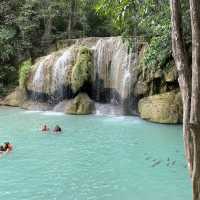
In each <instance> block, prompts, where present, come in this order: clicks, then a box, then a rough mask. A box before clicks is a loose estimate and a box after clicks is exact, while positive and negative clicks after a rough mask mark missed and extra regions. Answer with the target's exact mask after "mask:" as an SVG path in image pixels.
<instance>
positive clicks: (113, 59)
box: [28, 37, 138, 113]
mask: <svg viewBox="0 0 200 200" xmlns="http://www.w3.org/2000/svg"><path fill="white" fill-rule="evenodd" d="M85 44H86V46H87V43H85ZM80 45H81V44H76V45H75V47H74V45H73V46H71V47H67V48H65V49H62V50H60V51H57V52H53V53H51V54H50V55H48V56H45V57H42V58H40V60H39V61H38V62H36V64H35V67H34V69H35V70H33V72H32V76H31V77H32V78H30V80H29V84H28V89H29V90H30V91H33V94H34V95H33V96H34V97H32V99H33V100H38V99H41V97H42V100H43V101H48V102H50V103H52V102H53V104H55V103H58V102H61V101H63V100H64V99H68V98H71V97H72V96H73V95H72V90H71V88H70V76H71V71H72V67H73V65H74V63H75V62H76V60H75V59H76V54H77V51H76V50H75V49H76V47H77V48H79V47H80ZM88 48H90V49H91V50H92V53H93V66H94V68H93V69H94V70H93V76H92V84H91V86H92V88H93V91H91V93H92V98H93V100H95V101H96V102H98V103H108V104H110V107H109V109H108V112H112V113H119V112H118V111H119V110H120V113H123V109H124V107H125V106H129V105H131V103H130V102H131V101H132V100H131V98H130V97H132V96H131V94H132V92H133V91H132V90H131V87H132V85H133V84H132V82H133V80H132V77H133V67H134V66H135V65H136V64H137V57H138V48H136V49H129V48H128V43H127V42H123V40H122V38H121V37H110V38H99V39H95V43H94V42H93V43H92V45H91V44H90V46H88ZM89 92H90V91H89ZM91 93H90V94H89V95H91ZM44 97H45V98H44ZM97 108H99V109H101V110H103V112H104V111H105V110H106V108H105V104H104V106H101V105H99V104H98V105H97ZM115 110H116V111H117V110H118V111H117V112H115ZM100 113H101V112H100Z"/></svg>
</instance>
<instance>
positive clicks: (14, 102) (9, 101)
mask: <svg viewBox="0 0 200 200" xmlns="http://www.w3.org/2000/svg"><path fill="white" fill-rule="evenodd" d="M24 98H25V95H24V94H23V91H22V90H20V89H19V88H16V89H15V91H14V92H12V93H10V94H9V95H8V96H7V97H6V98H5V99H4V100H3V101H2V102H1V103H0V104H1V105H4V106H13V107H18V106H21V105H22V104H23V102H24V100H25V99H24Z"/></svg>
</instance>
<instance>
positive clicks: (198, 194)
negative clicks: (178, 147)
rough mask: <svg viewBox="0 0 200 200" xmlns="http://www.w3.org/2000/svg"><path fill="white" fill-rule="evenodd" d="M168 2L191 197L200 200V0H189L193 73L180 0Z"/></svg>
mask: <svg viewBox="0 0 200 200" xmlns="http://www.w3.org/2000/svg"><path fill="white" fill-rule="evenodd" d="M170 4H171V21H172V46H173V55H174V60H175V63H176V66H177V69H178V73H179V85H180V89H181V93H182V97H183V109H184V119H183V127H184V143H185V150H186V157H187V161H188V166H189V170H190V174H191V177H192V186H193V187H192V188H193V200H200V2H199V0H190V15H191V27H192V72H191V68H190V66H189V62H188V59H187V52H186V48H185V43H184V40H183V37H182V30H181V27H182V24H181V13H180V12H181V5H180V0H170ZM191 81H192V85H191Z"/></svg>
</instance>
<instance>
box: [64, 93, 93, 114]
mask: <svg viewBox="0 0 200 200" xmlns="http://www.w3.org/2000/svg"><path fill="white" fill-rule="evenodd" d="M94 108H95V106H94V102H93V101H92V100H91V99H90V98H89V97H88V95H87V94H85V93H80V94H79V95H77V96H76V97H75V98H74V99H72V100H70V101H69V102H68V103H67V105H66V108H65V113H66V114H73V115H87V114H91V113H92V112H93V111H94Z"/></svg>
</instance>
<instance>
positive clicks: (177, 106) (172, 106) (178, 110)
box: [138, 92, 183, 124]
mask: <svg viewBox="0 0 200 200" xmlns="http://www.w3.org/2000/svg"><path fill="white" fill-rule="evenodd" d="M138 109H139V114H140V116H141V118H143V119H146V120H148V121H152V122H158V123H169V124H176V123H180V122H181V121H182V113H183V108H182V100H181V95H180V93H177V92H167V93H163V94H159V95H154V96H149V97H145V98H143V99H141V100H140V101H139V104H138Z"/></svg>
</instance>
